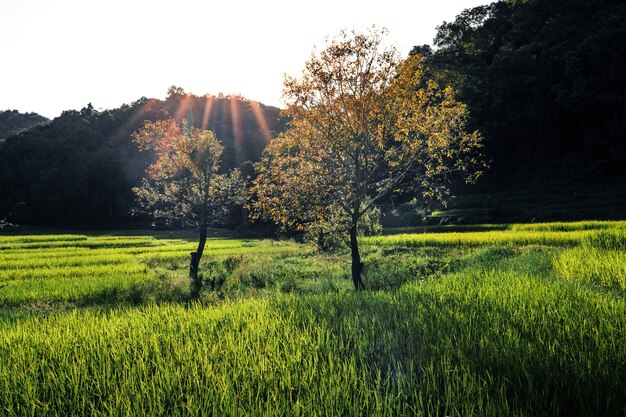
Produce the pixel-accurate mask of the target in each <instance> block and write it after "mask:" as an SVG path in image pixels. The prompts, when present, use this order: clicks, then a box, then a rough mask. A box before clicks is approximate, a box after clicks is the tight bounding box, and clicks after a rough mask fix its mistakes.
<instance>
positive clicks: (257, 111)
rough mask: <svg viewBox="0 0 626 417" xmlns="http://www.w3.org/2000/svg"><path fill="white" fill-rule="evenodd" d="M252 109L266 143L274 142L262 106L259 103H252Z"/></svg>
mask: <svg viewBox="0 0 626 417" xmlns="http://www.w3.org/2000/svg"><path fill="white" fill-rule="evenodd" d="M250 108H251V109H252V114H253V115H254V118H255V119H256V123H257V125H258V126H259V129H261V134H262V135H263V139H265V143H269V141H270V140H272V132H271V131H270V129H269V127H268V125H267V120H266V119H265V115H264V114H263V110H262V109H261V105H260V104H259V103H258V102H257V101H251V102H250Z"/></svg>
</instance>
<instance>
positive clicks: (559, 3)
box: [414, 0, 626, 192]
mask: <svg viewBox="0 0 626 417" xmlns="http://www.w3.org/2000/svg"><path fill="white" fill-rule="evenodd" d="M435 46H436V49H435V51H434V52H433V51H432V50H431V49H430V47H428V46H422V47H416V48H415V49H414V52H417V53H422V54H426V55H428V57H429V65H430V69H431V71H432V73H433V75H434V76H435V77H437V78H438V79H439V80H440V82H441V83H442V84H447V85H452V86H453V87H455V89H456V90H457V91H458V94H459V98H460V100H461V101H464V102H465V103H467V104H468V106H469V108H470V112H471V115H472V116H471V117H472V126H473V127H474V128H476V129H479V130H480V131H481V132H482V133H483V135H484V137H485V141H486V154H487V157H488V158H489V159H490V160H491V166H492V168H491V170H490V172H489V173H488V175H487V176H486V182H487V183H489V184H491V185H496V184H499V185H500V186H504V187H507V188H510V187H511V186H514V185H516V184H520V183H524V184H528V183H529V182H554V181H558V182H574V183H576V182H580V181H589V180H591V181H594V180H595V181H597V180H601V181H607V180H612V179H614V178H615V177H618V176H624V173H625V171H624V170H625V169H626V164H625V163H624V162H625V161H626V2H624V1H623V0H527V1H520V0H517V1H515V0H509V1H501V2H498V3H492V4H491V5H486V6H481V7H476V8H472V9H468V10H465V11H463V12H462V13H461V14H460V15H458V16H457V17H456V19H455V20H454V21H453V22H445V23H443V24H442V25H441V26H439V28H438V32H437V35H436V38H435ZM470 192H471V191H470Z"/></svg>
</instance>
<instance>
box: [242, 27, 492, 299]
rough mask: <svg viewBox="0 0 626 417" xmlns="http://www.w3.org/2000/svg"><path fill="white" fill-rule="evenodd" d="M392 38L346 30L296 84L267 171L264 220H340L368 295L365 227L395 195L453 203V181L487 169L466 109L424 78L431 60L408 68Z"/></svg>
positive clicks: (262, 168) (291, 84)
mask: <svg viewBox="0 0 626 417" xmlns="http://www.w3.org/2000/svg"><path fill="white" fill-rule="evenodd" d="M383 34H384V33H383V32H375V31H372V32H370V33H369V34H361V33H356V32H353V33H352V34H347V33H342V34H341V35H340V36H339V37H338V38H336V39H334V40H332V41H331V42H330V44H329V45H328V47H327V48H326V49H325V50H323V51H322V52H320V53H318V54H313V55H312V57H311V58H310V60H309V61H308V62H307V63H306V66H305V69H304V71H303V73H302V75H301V76H300V77H299V78H292V77H287V78H286V80H285V85H284V92H283V95H284V98H285V101H286V102H287V104H288V108H287V110H286V112H287V114H288V115H289V116H291V117H292V122H291V124H290V126H289V129H288V130H287V131H286V132H285V133H284V134H282V135H280V136H279V137H278V138H277V139H275V140H274V141H273V142H271V143H270V144H269V145H268V147H267V148H266V150H265V152H264V155H263V158H262V161H261V162H260V163H259V165H258V174H259V175H258V177H257V179H256V181H255V186H254V191H255V193H256V195H257V199H256V201H255V202H254V203H253V204H254V207H255V209H256V210H257V213H259V214H260V215H265V216H268V217H269V218H271V219H272V220H273V221H275V222H277V223H279V224H281V225H283V226H285V227H292V228H296V229H300V230H306V229H308V228H310V227H311V226H312V225H314V224H316V223H319V222H328V221H330V220H332V221H333V222H334V224H335V225H336V227H337V228H338V229H339V230H340V231H341V232H342V233H344V234H345V235H347V237H348V239H347V241H348V242H349V246H350V250H351V257H352V280H353V283H354V287H355V289H356V290H361V289H364V288H365V285H364V283H363V280H362V277H361V272H362V264H361V258H360V253H359V246H358V240H357V230H358V224H359V221H360V220H361V219H362V218H363V216H364V215H365V214H367V213H369V212H370V211H371V210H373V209H374V208H375V207H376V204H377V203H378V202H379V201H380V200H382V199H383V198H388V197H389V196H390V195H391V194H394V193H400V192H406V191H407V190H409V189H419V191H421V193H422V194H423V195H425V196H427V197H432V198H437V199H440V200H443V199H445V197H446V196H447V195H448V188H447V181H446V180H447V179H449V178H450V176H451V175H452V173H454V172H457V173H462V174H464V177H465V179H466V180H468V181H472V180H473V179H475V178H476V177H477V176H478V175H479V174H480V172H481V167H482V165H481V163H480V155H479V152H478V151H479V148H480V146H481V145H480V135H479V134H478V132H474V133H471V134H468V133H466V132H465V121H466V119H467V116H468V113H467V108H466V107H465V106H464V105H463V104H461V103H459V102H457V101H455V99H454V96H453V93H452V90H451V89H449V88H445V89H441V88H439V86H438V85H437V84H436V83H435V82H434V81H432V80H427V79H425V77H424V69H423V66H422V63H423V59H422V58H421V57H420V56H419V55H412V56H410V57H409V58H407V59H406V60H404V61H401V60H400V59H399V58H398V53H397V51H396V50H395V49H393V48H384V47H383V46H382V37H383V36H382V35H383Z"/></svg>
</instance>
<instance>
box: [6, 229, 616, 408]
mask: <svg viewBox="0 0 626 417" xmlns="http://www.w3.org/2000/svg"><path fill="white" fill-rule="evenodd" d="M480 229H481V228H479V227H476V228H475V229H474V230H473V231H467V232H460V231H454V229H451V230H448V229H446V232H445V233H426V234H424V233H421V234H397V235H389V236H378V237H368V238H363V239H362V245H363V252H364V255H363V259H364V263H365V281H366V284H367V286H368V291H366V292H364V293H358V294H357V293H354V291H353V290H351V282H350V279H349V277H348V273H349V259H348V257H347V256H346V255H345V254H338V255H333V256H325V255H318V254H316V253H314V252H313V251H312V250H311V248H309V247H307V246H304V245H301V244H297V243H294V242H290V241H273V240H253V239H248V240H242V239H219V238H215V239H211V240H210V241H209V243H208V246H207V252H206V256H205V259H204V261H203V264H202V265H201V270H202V273H203V276H204V280H205V290H204V292H203V294H202V297H201V299H200V300H199V301H195V302H190V300H189V288H188V278H187V268H188V266H187V262H188V256H189V252H191V251H192V250H193V249H194V247H195V242H194V241H193V239H191V236H190V235H182V234H181V235H179V236H176V235H169V234H165V233H162V234H158V235H149V234H143V235H121V234H118V235H95V234H63V235H61V234H56V235H22V236H0V306H1V310H0V415H7V416H26V415H29V416H31V415H42V416H44V415H45V416H68V415H81V416H83V415H94V416H117V415H119V416H121V415H151V416H152V415H155V416H158V415H162V416H170V415H285V416H287V415H289V416H291V415H355V416H356V415H359V416H362V415H380V416H397V415H438V416H444V415H461V416H471V415H475V416H489V415H492V416H506V415H519V416H544V415H551V416H552V415H557V416H576V415H588V416H592V415H603V416H605V415H611V416H619V415H626V386H625V385H624V383H623V382H624V381H626V348H625V346H626V284H625V280H626V231H625V230H626V223H625V222H580V223H550V224H538V225H534V224H529V225H510V226H509V225H499V226H498V227H497V228H496V227H492V226H486V227H483V229H484V230H485V231H480ZM497 229H499V230H497Z"/></svg>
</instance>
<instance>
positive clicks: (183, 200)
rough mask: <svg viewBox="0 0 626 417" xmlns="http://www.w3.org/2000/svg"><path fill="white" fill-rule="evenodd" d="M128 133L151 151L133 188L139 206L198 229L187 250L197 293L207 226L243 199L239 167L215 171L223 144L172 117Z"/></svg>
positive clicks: (225, 215)
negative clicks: (147, 164) (148, 162)
mask: <svg viewBox="0 0 626 417" xmlns="http://www.w3.org/2000/svg"><path fill="white" fill-rule="evenodd" d="M133 137H134V139H135V142H136V143H137V144H138V145H139V146H140V147H141V148H142V149H151V150H153V151H154V152H155V154H156V160H155V161H154V163H153V164H152V165H150V167H149V168H148V169H147V171H146V174H147V177H146V178H144V179H143V181H142V184H141V186H140V187H137V188H134V189H133V191H134V192H135V194H136V196H137V200H138V203H139V204H140V206H141V207H142V208H143V209H145V210H146V211H148V212H150V213H151V214H152V215H153V216H154V218H155V219H159V220H163V221H165V222H166V223H167V224H169V225H177V226H182V227H195V228H198V229H199V232H200V240H199V242H198V248H197V249H196V251H195V252H191V259H190V265H189V276H190V278H191V281H192V296H194V297H198V296H199V295H200V290H201V288H202V279H201V277H200V276H199V275H198V265H199V264H200V259H201V258H202V254H203V252H204V246H205V244H206V238H207V228H208V227H209V226H210V225H212V224H219V223H220V222H222V221H223V220H224V219H225V218H226V217H227V215H228V213H229V211H230V209H231V208H232V207H233V205H235V204H243V202H244V199H245V193H244V183H243V180H242V179H241V176H240V174H239V171H238V170H233V171H231V173H230V174H229V175H223V174H219V173H218V169H219V162H220V157H221V155H222V145H220V143H219V142H218V140H217V138H216V137H215V135H214V134H213V132H211V131H209V130H201V129H197V128H195V127H191V126H188V125H186V122H183V127H181V126H180V125H179V124H178V123H176V122H175V121H174V120H172V119H169V120H165V121H156V122H150V121H147V122H146V123H145V124H144V126H143V128H142V129H140V130H139V131H138V132H135V133H134V134H133Z"/></svg>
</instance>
